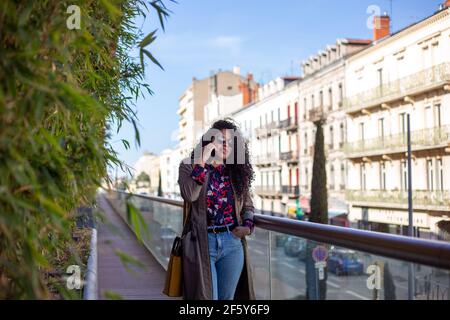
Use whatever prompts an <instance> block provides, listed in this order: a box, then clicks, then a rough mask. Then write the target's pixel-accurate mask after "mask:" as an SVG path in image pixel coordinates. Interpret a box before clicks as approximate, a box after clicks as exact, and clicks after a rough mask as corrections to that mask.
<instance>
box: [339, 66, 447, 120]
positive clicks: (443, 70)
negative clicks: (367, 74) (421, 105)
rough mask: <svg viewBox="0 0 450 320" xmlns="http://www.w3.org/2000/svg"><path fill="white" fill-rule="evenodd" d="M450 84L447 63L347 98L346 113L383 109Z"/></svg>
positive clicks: (345, 102)
mask: <svg viewBox="0 0 450 320" xmlns="http://www.w3.org/2000/svg"><path fill="white" fill-rule="evenodd" d="M448 84H450V63H448V62H447V63H442V64H440V65H437V66H434V67H432V68H429V69H426V70H423V71H421V72H417V73H414V74H411V75H409V76H406V77H403V78H400V79H397V80H394V81H391V82H388V83H386V84H383V85H382V86H378V87H375V88H372V89H370V90H366V91H363V92H361V93H358V94H356V95H354V96H352V97H349V98H346V99H345V101H344V106H345V111H346V112H347V113H356V112H359V111H361V110H363V109H370V108H375V107H381V105H382V104H388V103H390V102H393V101H396V100H402V99H404V98H405V97H407V96H416V95H419V94H422V93H425V92H428V91H432V90H436V89H439V88H441V87H444V86H445V85H448Z"/></svg>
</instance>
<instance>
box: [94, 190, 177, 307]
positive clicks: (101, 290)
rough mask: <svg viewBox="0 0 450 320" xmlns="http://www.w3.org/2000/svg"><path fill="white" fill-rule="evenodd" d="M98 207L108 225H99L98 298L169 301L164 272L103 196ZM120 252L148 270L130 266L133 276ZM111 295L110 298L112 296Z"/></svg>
mask: <svg viewBox="0 0 450 320" xmlns="http://www.w3.org/2000/svg"><path fill="white" fill-rule="evenodd" d="M98 205H99V208H100V210H101V211H102V212H103V214H104V216H105V222H104V223H102V222H99V223H98V242H97V246H98V271H97V274H98V298H99V299H110V298H111V297H114V296H116V295H120V296H121V297H122V298H123V299H151V300H162V299H164V300H169V299H172V298H169V297H167V296H165V295H164V294H162V289H163V287H164V280H165V270H164V269H163V267H162V266H161V265H160V264H159V263H158V262H157V261H156V259H155V258H154V257H153V256H152V255H151V253H150V252H149V251H148V250H147V249H146V248H145V247H144V246H142V245H141V244H140V243H139V242H138V241H137V239H136V237H135V235H134V234H133V233H132V231H131V230H130V229H129V227H128V225H127V224H126V223H125V222H124V221H123V219H122V218H121V217H120V216H119V215H118V214H117V213H116V212H115V211H114V210H113V209H112V207H111V206H110V204H109V203H108V202H107V200H106V199H105V198H104V197H103V196H99V197H98ZM116 250H120V251H122V252H124V253H126V254H128V255H130V256H132V257H133V258H135V259H137V260H139V261H140V262H142V263H143V264H144V266H145V269H142V268H140V267H138V266H135V265H129V269H131V270H133V272H130V271H129V270H127V268H126V267H125V265H124V263H123V262H122V261H121V259H120V257H119V256H118V255H117V254H116V252H115V251H116ZM110 293H111V294H110Z"/></svg>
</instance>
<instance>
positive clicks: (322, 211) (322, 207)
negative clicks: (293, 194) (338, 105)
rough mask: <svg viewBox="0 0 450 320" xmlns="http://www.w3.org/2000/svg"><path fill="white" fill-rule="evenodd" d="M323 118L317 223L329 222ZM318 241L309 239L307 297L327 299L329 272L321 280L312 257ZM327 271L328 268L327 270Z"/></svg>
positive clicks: (315, 188) (318, 140) (314, 196)
mask: <svg viewBox="0 0 450 320" xmlns="http://www.w3.org/2000/svg"><path fill="white" fill-rule="evenodd" d="M323 122H324V120H323V119H322V118H320V119H317V120H316V121H315V122H314V124H315V126H316V137H315V145H314V162H313V175H312V180H311V201H310V208H311V211H310V214H309V221H310V222H315V223H323V224H328V194H327V173H326V167H325V164H326V158H325V147H324V136H323V128H322V126H323ZM316 246H317V243H315V242H313V241H308V243H307V251H306V252H307V254H306V286H307V289H306V297H307V299H309V300H325V298H326V289H327V287H326V280H327V273H326V272H325V277H324V279H323V280H319V279H318V276H317V271H316V268H315V262H314V260H313V258H312V251H313V250H314V248H315V247H316ZM325 271H326V270H325Z"/></svg>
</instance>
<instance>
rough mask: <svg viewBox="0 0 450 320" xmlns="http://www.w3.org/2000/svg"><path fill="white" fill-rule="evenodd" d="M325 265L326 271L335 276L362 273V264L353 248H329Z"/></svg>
mask: <svg viewBox="0 0 450 320" xmlns="http://www.w3.org/2000/svg"><path fill="white" fill-rule="evenodd" d="M327 266H328V271H330V272H332V273H334V274H335V275H337V276H340V275H362V274H364V264H363V263H362V261H361V259H360V257H359V255H358V254H357V253H356V252H355V251H353V250H346V249H331V250H330V253H329V257H328V265H327Z"/></svg>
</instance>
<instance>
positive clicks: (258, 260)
mask: <svg viewBox="0 0 450 320" xmlns="http://www.w3.org/2000/svg"><path fill="white" fill-rule="evenodd" d="M247 245H248V254H249V260H250V265H251V269H252V275H253V285H254V289H255V295H256V299H263V300H269V299H270V296H271V293H270V289H271V286H270V273H271V270H270V259H271V257H270V250H269V248H270V245H269V231H267V230H264V229H259V228H255V229H254V232H253V234H252V235H251V236H248V237H247Z"/></svg>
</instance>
